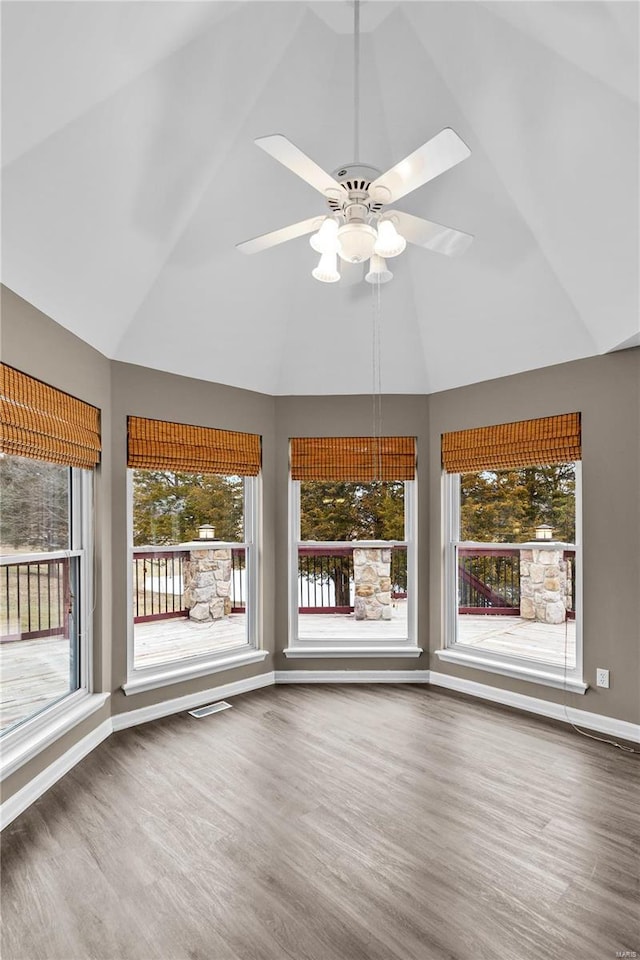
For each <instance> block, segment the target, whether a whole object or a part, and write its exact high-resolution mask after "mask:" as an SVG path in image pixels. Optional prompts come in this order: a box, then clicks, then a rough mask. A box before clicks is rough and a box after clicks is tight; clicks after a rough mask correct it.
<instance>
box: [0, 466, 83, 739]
mask: <svg viewBox="0 0 640 960" xmlns="http://www.w3.org/2000/svg"><path fill="white" fill-rule="evenodd" d="M71 478H72V471H71V470H70V469H69V468H67V467H63V466H59V465H56V464H50V463H43V462H41V461H38V460H29V459H25V458H22V457H12V456H8V455H3V456H0V496H1V499H2V525H1V544H2V551H1V552H2V565H1V566H0V578H1V579H0V670H1V677H2V683H1V696H0V730H1V731H2V733H6V732H7V731H9V730H11V729H13V728H14V727H15V726H16V725H17V724H19V723H21V722H23V721H24V720H27V719H29V718H30V717H32V716H34V715H35V714H37V713H40V712H41V711H42V710H44V709H46V708H47V707H49V706H51V705H52V704H53V703H55V702H56V701H58V700H60V699H61V698H62V697H65V696H67V695H68V694H69V693H72V692H73V691H74V690H77V689H78V688H79V685H80V663H79V652H78V651H79V647H78V637H79V625H78V620H79V613H80V558H79V557H77V556H76V557H71V556H69V555H65V551H68V550H69V545H70V542H71V515H70V509H69V505H70V490H71ZM56 552H57V553H58V554H59V555H58V556H54V553H56ZM42 553H50V554H51V558H50V559H42V558H38V559H35V555H37V554H42ZM60 554H61V555H60ZM18 555H20V559H19V560H18V559H17V557H18ZM29 555H33V557H34V558H33V559H31V558H30V556H29ZM13 557H15V558H16V559H15V561H13V562H12V558H13Z"/></svg>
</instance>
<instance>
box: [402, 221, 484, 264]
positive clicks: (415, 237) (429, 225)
mask: <svg viewBox="0 0 640 960" xmlns="http://www.w3.org/2000/svg"><path fill="white" fill-rule="evenodd" d="M386 216H389V217H392V218H393V220H394V222H395V224H396V226H397V227H398V232H399V233H400V234H401V235H402V236H403V237H404V238H405V240H408V241H409V243H415V244H417V246H419V247H426V248H427V250H434V251H435V252H436V253H444V254H446V255H447V256H448V257H457V256H460V254H461V253H464V252H465V250H466V249H467V248H468V247H469V246H470V245H471V243H472V242H473V237H472V236H471V234H470V233H462V231H461V230H454V229H453V227H443V226H442V224H441V223H434V222H433V220H423V219H422V217H414V216H413V215H412V214H410V213H403V212H402V210H389V212H388V214H385V218H386Z"/></svg>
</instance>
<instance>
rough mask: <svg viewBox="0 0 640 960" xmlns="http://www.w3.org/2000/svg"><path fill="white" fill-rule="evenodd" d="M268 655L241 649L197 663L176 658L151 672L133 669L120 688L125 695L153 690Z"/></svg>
mask: <svg viewBox="0 0 640 960" xmlns="http://www.w3.org/2000/svg"><path fill="white" fill-rule="evenodd" d="M268 655H269V651H268V650H241V651H240V652H236V653H232V654H230V655H229V656H226V657H218V658H217V659H209V660H205V661H200V662H198V663H188V662H185V661H184V660H177V661H176V662H175V663H173V664H169V665H166V664H165V665H163V666H162V668H161V669H158V670H154V671H152V672H150V671H149V669H146V670H145V671H144V673H143V672H142V671H136V670H134V671H133V673H132V674H131V675H130V676H129V679H128V680H127V682H126V683H123V684H122V689H123V690H124V692H125V693H126V694H127V696H130V695H131V694H132V693H143V692H144V691H145V690H155V689H156V687H167V686H169V685H170V684H173V683H182V681H183V680H195V679H196V678H197V677H206V676H207V675H208V674H210V673H219V672H220V671H221V670H233V669H234V667H244V666H247V664H250V663H260V662H261V661H262V660H264V659H265V658H266V657H267V656H268ZM136 673H138V676H136Z"/></svg>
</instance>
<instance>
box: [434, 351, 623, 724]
mask: <svg viewBox="0 0 640 960" xmlns="http://www.w3.org/2000/svg"><path fill="white" fill-rule="evenodd" d="M574 410H579V411H580V412H581V413H582V491H583V504H582V527H583V552H584V563H583V566H584V578H583V591H584V608H583V636H584V679H585V681H586V682H588V683H589V684H592V685H593V686H591V687H590V689H589V690H588V691H587V693H586V694H585V695H584V696H582V695H580V694H576V695H566V694H564V693H563V692H562V691H559V690H554V689H553V688H551V687H543V686H538V685H536V684H533V683H529V682H526V681H517V680H510V679H508V678H506V677H499V676H496V675H495V674H489V673H483V672H482V671H479V670H475V669H465V668H462V667H458V666H457V665H454V664H451V663H445V662H444V661H441V660H439V659H438V658H437V657H435V656H434V655H433V651H434V650H437V649H438V647H440V646H442V616H441V600H440V598H441V596H442V564H441V563H440V557H441V549H442V530H441V504H440V485H441V477H440V463H439V457H440V450H439V445H440V435H441V434H442V433H445V432H447V431H449V430H460V429H463V428H465V427H479V426H486V425H489V424H494V423H503V422H505V421H506V420H526V419H529V418H532V417H545V416H550V415H552V414H555V413H569V412H572V411H574ZM429 433H430V436H431V473H430V485H431V495H430V531H431V532H430V554H431V578H430V584H429V597H430V603H429V636H430V646H431V651H432V656H431V664H430V666H431V669H432V670H436V671H438V672H440V673H448V674H454V675H456V676H460V677H465V678H467V679H469V680H476V681H479V682H481V683H486V684H490V685H492V686H496V687H501V688H504V689H508V690H515V691H517V692H519V693H524V694H527V695H529V696H534V697H539V698H541V699H543V700H553V701H556V702H559V703H562V702H567V703H569V704H571V705H574V706H576V707H580V708H582V709H583V710H590V711H592V712H593V713H601V714H605V715H607V716H610V717H617V718H618V719H621V720H629V721H631V722H633V723H638V722H639V721H640V659H639V651H640V599H639V598H640V349H634V350H625V351H622V352H620V353H613V354H609V355H608V356H604V357H595V358H593V359H588V360H578V361H576V362H574V363H566V364H562V365H559V366H556V367H547V368H546V369H544V370H535V371H531V372H529V373H522V374H518V375H517V376H514V377H503V378H502V379H500V380H491V381H487V382H485V383H479V384H474V385H472V386H469V387H461V388H459V389H457V390H447V391H445V392H443V393H437V394H432V395H431V396H430V397H429ZM596 667H604V668H608V669H609V670H610V671H611V687H610V689H609V690H603V689H601V688H596V686H595V679H596V677H595V674H596Z"/></svg>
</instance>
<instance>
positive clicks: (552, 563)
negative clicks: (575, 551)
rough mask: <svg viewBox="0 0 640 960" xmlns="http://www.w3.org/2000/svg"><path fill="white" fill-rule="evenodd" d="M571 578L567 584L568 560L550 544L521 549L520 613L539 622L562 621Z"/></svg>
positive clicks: (565, 612)
mask: <svg viewBox="0 0 640 960" xmlns="http://www.w3.org/2000/svg"><path fill="white" fill-rule="evenodd" d="M570 599H571V579H570V577H569V586H568V587H567V561H566V560H564V559H563V551H562V550H558V549H557V548H555V547H553V546H549V547H543V546H540V547H531V548H527V549H523V550H521V551H520V616H521V617H524V619H525V620H537V621H538V622H539V623H564V621H565V620H566V619H567V601H569V602H570Z"/></svg>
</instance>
